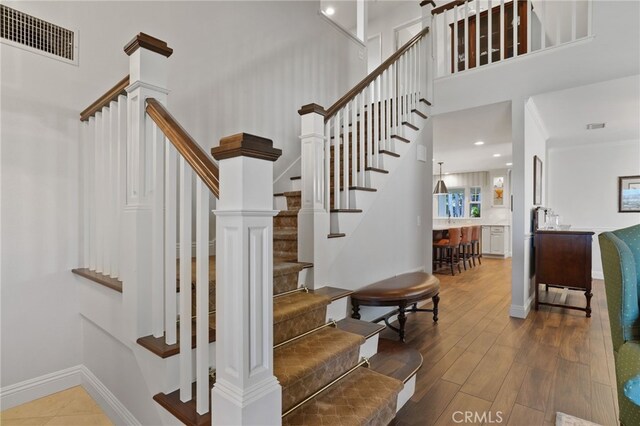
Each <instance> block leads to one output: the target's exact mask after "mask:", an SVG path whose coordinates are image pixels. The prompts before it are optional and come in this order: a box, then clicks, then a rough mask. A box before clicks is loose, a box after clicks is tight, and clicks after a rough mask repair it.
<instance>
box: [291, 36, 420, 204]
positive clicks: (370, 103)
mask: <svg viewBox="0 0 640 426" xmlns="http://www.w3.org/2000/svg"><path fill="white" fill-rule="evenodd" d="M428 33H429V27H426V28H424V29H423V30H422V31H420V32H419V33H418V34H416V35H415V36H414V37H413V38H411V40H409V41H408V42H407V43H406V44H405V45H404V46H402V47H401V48H400V49H398V50H397V51H396V52H395V53H394V54H393V55H391V56H390V57H389V58H388V59H387V60H386V61H384V62H383V63H382V64H381V65H380V66H379V67H377V68H376V69H375V70H374V71H372V72H371V73H370V74H369V75H367V76H366V77H365V78H364V79H362V81H360V82H359V83H358V84H356V85H355V86H354V87H353V88H352V89H351V90H349V92H347V93H346V94H345V95H344V96H342V97H341V98H340V99H339V100H338V101H337V102H336V103H334V104H333V105H332V106H331V107H329V109H327V110H326V113H324V123H325V124H324V126H325V129H324V136H325V137H326V138H327V141H328V142H327V143H326V145H325V156H324V158H325V164H324V168H325V173H324V176H325V183H324V184H325V188H327V189H326V190H325V191H324V196H325V201H324V202H325V205H327V206H329V209H330V210H331V211H347V210H353V209H354V207H355V206H353V205H352V203H353V201H352V200H351V198H350V197H349V194H348V191H342V192H341V190H344V189H348V188H351V187H365V186H366V181H367V180H366V175H365V173H366V172H368V171H371V170H380V169H383V167H382V165H383V159H382V154H390V155H393V153H394V147H395V143H396V141H397V140H402V139H400V138H403V136H404V134H405V131H406V129H404V126H409V127H410V128H412V129H415V127H414V126H413V125H412V123H411V120H412V113H413V112H418V106H419V103H420V102H421V99H422V97H423V96H422V95H423V92H424V91H423V85H424V84H425V81H426V71H427V66H426V54H425V52H424V48H425V47H426V44H425V43H424V42H423V41H424V38H425V36H426V35H427V34H428ZM305 112H308V111H307V110H305V109H304V108H303V109H302V110H301V112H300V113H301V114H304V113H305ZM314 112H317V111H314ZM419 115H420V116H421V117H423V118H424V117H426V116H425V115H424V114H423V113H420V114H419ZM347 129H350V137H341V135H342V133H343V132H344V133H346V132H347V131H348V130H347ZM341 145H343V149H338V147H340V146H341ZM344 148H346V149H344ZM337 170H340V173H337V172H335V171H337ZM332 171H333V172H332ZM330 194H342V196H338V197H333V196H331V197H330Z"/></svg>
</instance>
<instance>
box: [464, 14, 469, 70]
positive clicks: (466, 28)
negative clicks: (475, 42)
mask: <svg viewBox="0 0 640 426" xmlns="http://www.w3.org/2000/svg"><path fill="white" fill-rule="evenodd" d="M468 69H469V3H468V2H465V3H464V70H465V71H466V70H468Z"/></svg>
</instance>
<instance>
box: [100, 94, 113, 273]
mask: <svg viewBox="0 0 640 426" xmlns="http://www.w3.org/2000/svg"><path fill="white" fill-rule="evenodd" d="M110 146H111V110H110V109H109V107H108V106H105V107H103V108H102V159H101V164H100V167H101V168H102V187H101V191H100V198H101V200H102V208H101V209H100V210H101V214H102V229H103V231H102V247H101V248H100V250H101V251H102V273H103V274H104V275H110V274H111V235H112V234H113V230H112V229H111V226H110V225H111V220H110V215H109V206H110V205H111V198H110V195H111V194H110V192H109V187H110V186H111V174H110V172H111V170H110V168H109V164H110V162H111V161H110V160H111V158H110V149H109V147H110Z"/></svg>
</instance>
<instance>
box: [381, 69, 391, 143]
mask: <svg viewBox="0 0 640 426" xmlns="http://www.w3.org/2000/svg"><path fill="white" fill-rule="evenodd" d="M388 77H389V73H388V72H387V70H385V71H383V72H382V74H380V106H379V108H380V149H383V150H384V149H387V134H386V131H387V105H386V102H387V99H388V97H389V95H388V93H387V88H388V83H387V79H388Z"/></svg>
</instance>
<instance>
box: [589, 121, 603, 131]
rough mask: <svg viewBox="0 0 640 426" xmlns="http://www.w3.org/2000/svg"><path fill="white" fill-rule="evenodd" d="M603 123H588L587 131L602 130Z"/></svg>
mask: <svg viewBox="0 0 640 426" xmlns="http://www.w3.org/2000/svg"><path fill="white" fill-rule="evenodd" d="M604 126H605V123H589V124H587V130H596V129H604Z"/></svg>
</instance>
